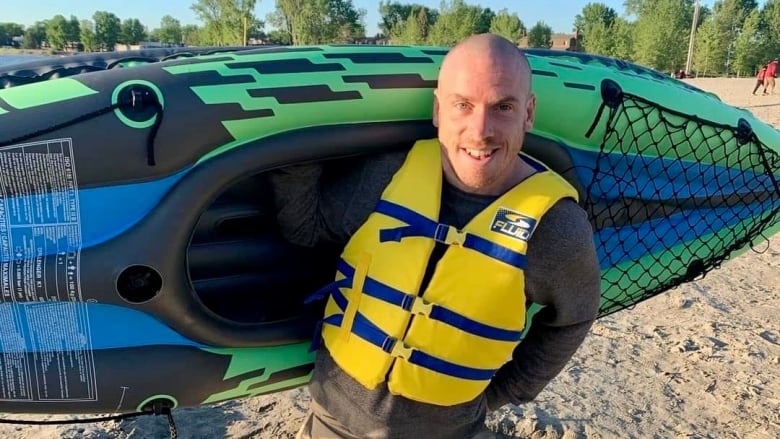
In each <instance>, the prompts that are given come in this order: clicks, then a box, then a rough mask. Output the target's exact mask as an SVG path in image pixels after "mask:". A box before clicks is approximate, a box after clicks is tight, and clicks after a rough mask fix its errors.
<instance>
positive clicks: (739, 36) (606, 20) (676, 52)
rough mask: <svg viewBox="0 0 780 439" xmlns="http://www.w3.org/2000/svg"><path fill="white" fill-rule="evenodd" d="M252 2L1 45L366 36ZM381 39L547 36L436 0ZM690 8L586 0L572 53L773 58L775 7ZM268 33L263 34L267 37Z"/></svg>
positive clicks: (61, 30) (734, 67) (642, 60)
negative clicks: (186, 19) (189, 17)
mask: <svg viewBox="0 0 780 439" xmlns="http://www.w3.org/2000/svg"><path fill="white" fill-rule="evenodd" d="M256 4H257V0H196V1H195V2H194V3H193V4H192V6H191V9H192V10H193V11H194V12H195V14H196V15H197V17H198V19H199V20H200V24H199V25H181V23H180V21H179V20H178V19H176V18H174V17H172V16H170V15H166V16H164V17H163V18H162V19H161V21H160V23H159V26H158V27H155V28H153V29H151V30H150V29H149V28H148V27H147V26H146V25H144V24H142V23H141V22H140V21H139V20H138V19H136V18H127V19H124V20H120V18H119V17H117V16H116V15H115V14H113V13H111V12H108V11H96V12H95V13H94V14H93V16H92V17H91V19H83V20H80V19H78V18H77V17H75V16H70V17H69V18H66V17H65V16H63V15H56V16H54V17H52V18H51V19H48V20H42V21H38V22H36V23H34V24H33V25H31V26H29V27H26V28H25V27H24V26H22V25H20V24H16V23H0V45H11V44H13V37H15V36H22V37H23V38H22V39H23V45H24V47H26V48H40V47H44V46H46V47H50V48H52V49H55V50H61V49H63V48H74V47H77V48H78V50H83V51H100V50H113V49H114V47H115V46H116V44H119V43H124V44H137V43H138V42H141V41H158V42H162V43H168V44H172V45H199V46H226V45H246V44H247V43H248V42H249V41H250V39H253V38H254V39H257V40H261V41H263V42H266V43H272V44H293V45H304V44H328V43H352V42H356V41H360V40H362V39H364V38H365V37H366V31H365V29H366V25H365V16H366V11H365V10H363V9H359V8H356V7H355V5H354V3H353V2H352V0H275V8H274V10H273V12H271V13H270V14H268V15H267V16H266V17H264V19H261V18H260V17H258V16H257V15H256V13H255V7H256ZM378 7H379V13H380V22H379V23H378V27H379V30H380V32H379V34H377V35H375V36H374V37H373V38H375V39H376V40H378V41H382V42H386V43H389V44H428V45H436V46H449V45H452V44H454V43H455V42H457V41H459V40H461V39H462V38H464V37H466V36H468V35H471V34H475V33H482V32H493V33H497V34H500V35H503V36H505V37H506V38H508V39H510V40H512V41H516V42H518V43H521V42H522V45H526V46H528V47H551V45H552V29H551V28H550V27H549V26H548V25H546V24H545V23H544V22H542V21H539V22H537V23H535V24H534V25H533V26H531V27H530V28H528V27H526V23H524V22H523V20H522V18H521V17H519V16H518V15H517V13H513V12H509V11H508V10H506V9H502V10H500V11H493V10H491V9H490V8H484V7H482V6H480V5H478V4H470V3H466V0H451V1H442V3H441V6H440V7H439V8H430V7H426V6H423V5H420V4H415V3H403V2H400V1H395V0H382V1H380V2H379V6H378ZM693 21H694V0H625V1H624V10H623V11H621V13H618V11H616V10H615V9H613V8H611V7H609V6H607V5H606V4H604V3H599V2H592V3H588V4H587V5H585V6H584V7H583V9H582V11H580V13H579V14H577V16H576V18H575V21H574V23H572V31H573V32H574V30H575V29H576V35H577V38H578V41H579V50H582V51H585V52H588V53H593V54H599V55H606V56H611V57H616V58H620V59H624V60H627V61H631V62H635V63H638V64H641V65H645V66H648V67H651V68H654V69H657V70H660V71H667V72H669V71H673V70H676V69H682V68H684V67H685V62H686V59H687V53H688V43H689V37H690V32H691V27H692V25H693V27H694V29H695V37H696V40H695V41H696V44H695V49H694V53H693V69H694V70H695V71H696V72H697V73H698V74H704V75H723V74H740V75H746V74H752V73H753V72H754V71H755V70H756V67H757V66H758V65H761V64H765V63H766V62H767V61H768V60H770V59H772V58H774V57H775V56H777V54H778V53H780V0H767V1H766V2H765V3H764V4H763V5H762V6H761V7H760V8H759V6H758V2H757V1H756V0H718V1H716V2H715V3H714V4H713V6H712V7H707V6H702V7H701V9H700V13H699V15H698V20H697V21H696V23H693ZM266 26H268V28H269V30H268V31H267V32H266Z"/></svg>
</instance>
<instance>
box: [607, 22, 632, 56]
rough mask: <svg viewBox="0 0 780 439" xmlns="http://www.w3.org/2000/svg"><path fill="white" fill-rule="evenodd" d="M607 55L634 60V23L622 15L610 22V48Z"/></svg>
mask: <svg viewBox="0 0 780 439" xmlns="http://www.w3.org/2000/svg"><path fill="white" fill-rule="evenodd" d="M609 55H610V56H613V57H615V58H618V59H623V60H626V61H634V23H631V22H629V21H628V20H626V19H624V18H622V17H618V18H617V19H615V23H613V24H612V50H611V51H610V53H609Z"/></svg>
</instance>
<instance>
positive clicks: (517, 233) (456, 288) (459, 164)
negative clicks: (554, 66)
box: [271, 34, 600, 439]
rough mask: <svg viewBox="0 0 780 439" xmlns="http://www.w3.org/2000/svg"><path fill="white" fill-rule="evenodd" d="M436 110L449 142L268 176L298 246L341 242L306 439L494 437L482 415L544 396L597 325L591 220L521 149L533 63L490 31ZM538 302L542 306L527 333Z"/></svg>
mask: <svg viewBox="0 0 780 439" xmlns="http://www.w3.org/2000/svg"><path fill="white" fill-rule="evenodd" d="M433 105H434V106H433V123H434V125H435V126H436V127H438V139H436V140H423V141H418V142H417V143H416V144H415V145H414V146H413V147H412V150H411V151H410V152H409V153H408V154H407V153H389V154H385V155H382V156H379V157H375V158H372V159H371V160H365V161H363V162H361V164H360V166H355V167H352V168H350V170H351V172H343V170H342V171H337V172H334V173H332V174H329V173H328V172H327V170H326V168H325V167H324V166H322V165H306V166H297V167H292V168H289V169H283V170H279V171H276V172H274V173H273V175H272V176H271V181H272V184H273V187H274V193H275V199H276V203H277V207H278V219H279V223H280V227H281V229H282V231H283V233H284V234H285V235H286V236H287V238H288V239H290V240H291V241H292V242H295V243H297V244H302V245H315V244H318V243H324V242H330V243H332V242H336V243H339V244H342V245H343V244H344V243H346V247H345V248H344V251H343V253H342V257H341V261H340V262H339V267H338V273H337V275H336V282H334V284H333V285H331V286H330V288H327V293H328V294H327V297H328V299H327V300H328V302H327V305H326V308H325V315H324V319H323V322H322V331H321V342H322V343H321V345H320V347H319V350H318V353H317V357H316V362H315V368H314V374H313V377H312V381H311V384H310V386H309V389H310V393H311V396H312V403H311V406H312V413H311V414H310V416H309V417H308V419H307V420H306V421H305V423H304V425H303V426H302V428H301V431H300V433H299V435H298V437H299V438H317V439H321V438H339V439H355V438H361V439H362V438H376V439H379V438H427V439H439V438H441V439H445V438H446V439H449V438H453V439H454V438H458V439H462V438H494V437H498V436H496V435H495V434H494V433H492V432H490V431H488V430H487V428H486V427H485V425H484V421H485V416H486V412H487V411H488V410H495V409H498V408H499V407H501V406H503V405H504V404H507V403H514V404H520V403H524V402H528V401H531V400H533V399H534V398H535V397H536V395H537V394H538V393H539V392H540V391H541V390H542V388H543V387H544V386H545V385H547V384H548V383H549V381H550V380H551V379H553V378H554V377H555V376H556V375H557V374H558V373H559V372H560V371H561V369H562V368H563V367H564V365H565V364H566V363H567V362H568V361H569V359H570V358H571V356H572V355H573V354H574V352H575V351H576V350H577V348H578V347H579V346H580V344H581V343H582V341H583V339H584V338H585V336H586V334H587V332H588V330H589V329H590V327H591V325H592V323H593V320H594V318H595V315H596V313H597V309H598V305H599V300H600V287H599V284H600V272H599V266H598V262H597V258H596V254H595V249H594V245H593V239H592V234H593V232H592V229H591V227H590V224H589V223H588V219H587V216H586V214H585V212H584V211H583V210H582V209H581V208H580V207H579V206H578V205H577V203H576V201H575V197H576V192H575V191H574V189H573V188H572V187H571V186H570V185H569V184H568V183H566V182H565V181H563V180H562V179H561V178H560V177H559V176H557V174H553V173H551V172H547V171H545V169H544V168H543V167H542V166H541V165H540V164H539V163H537V162H535V161H534V160H532V159H530V158H528V157H527V156H523V155H520V150H521V148H522V145H523V141H524V138H525V133H526V132H528V131H529V130H530V129H531V128H532V127H533V122H534V114H535V109H536V98H535V96H534V95H533V94H532V92H531V70H530V66H529V64H528V61H527V60H526V59H525V57H524V55H523V54H522V53H521V52H520V51H519V50H518V49H517V47H515V46H514V45H513V44H511V43H510V42H509V41H507V40H505V39H503V38H501V37H498V36H495V35H490V34H482V35H476V36H472V37H470V38H468V39H466V40H465V41H463V42H462V43H460V44H458V45H457V46H456V47H454V48H453V49H452V50H451V51H450V53H449V54H448V55H447V56H446V57H445V59H444V61H443V62H442V66H441V70H440V74H439V79H438V88H437V89H436V90H435V92H434V103H433ZM532 303H535V304H538V305H541V306H543V308H542V310H541V311H540V312H539V313H538V314H536V317H535V318H534V319H533V324H532V325H531V327H530V329H529V330H528V331H527V332H526V333H525V334H523V331H524V329H525V319H526V311H527V309H528V308H529V306H530V305H531V304H532ZM523 336H524V338H523V341H522V342H519V341H520V339H521V338H522V337H523ZM518 343H519V344H518Z"/></svg>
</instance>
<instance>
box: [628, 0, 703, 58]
mask: <svg viewBox="0 0 780 439" xmlns="http://www.w3.org/2000/svg"><path fill="white" fill-rule="evenodd" d="M634 1H637V3H639V4H638V5H637V6H636V8H637V12H636V13H637V21H636V24H635V33H634V38H635V39H634V60H635V61H636V62H637V63H639V64H642V65H645V66H648V67H651V68H654V69H657V70H661V71H672V70H675V69H679V68H682V67H684V66H685V60H686V58H687V53H688V41H689V32H690V26H691V21H692V19H693V0H631V1H627V2H626V8H627V9H628V8H629V4H630V3H632V2H634ZM632 7H633V6H632Z"/></svg>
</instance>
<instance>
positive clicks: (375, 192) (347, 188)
mask: <svg viewBox="0 0 780 439" xmlns="http://www.w3.org/2000/svg"><path fill="white" fill-rule="evenodd" d="M405 156H406V153H405V152H403V151H396V152H389V153H383V154H376V155H372V156H369V157H357V158H350V159H342V160H336V161H327V162H323V163H313V164H304V165H294V166H288V167H286V168H281V169H277V170H273V171H270V172H269V173H268V181H269V183H270V185H271V190H272V193H273V198H274V207H275V210H276V220H277V223H278V225H279V229H280V230H281V233H282V236H283V237H284V238H285V239H287V240H288V241H290V242H291V243H293V244H296V245H300V246H306V247H313V246H317V245H342V246H343V245H345V244H346V243H347V242H348V241H349V238H350V236H352V234H353V233H355V231H357V229H358V228H359V227H360V225H362V224H363V223H364V222H365V220H366V218H368V215H369V214H370V213H371V212H372V211H373V209H374V206H375V205H376V202H377V201H378V200H379V198H380V197H381V194H382V191H383V189H384V187H385V186H386V185H387V184H388V182H389V181H390V179H391V178H392V176H393V174H394V173H395V172H396V171H397V170H398V168H399V167H400V166H401V164H402V163H403V160H404V158H405Z"/></svg>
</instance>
